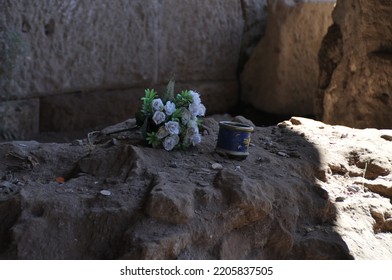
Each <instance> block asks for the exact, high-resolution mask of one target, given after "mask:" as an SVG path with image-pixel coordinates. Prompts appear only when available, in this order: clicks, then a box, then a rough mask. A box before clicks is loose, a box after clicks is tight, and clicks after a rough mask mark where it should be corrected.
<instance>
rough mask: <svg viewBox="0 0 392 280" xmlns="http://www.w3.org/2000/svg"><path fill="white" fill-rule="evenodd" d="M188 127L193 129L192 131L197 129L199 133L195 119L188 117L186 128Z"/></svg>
mask: <svg viewBox="0 0 392 280" xmlns="http://www.w3.org/2000/svg"><path fill="white" fill-rule="evenodd" d="M189 129H194V131H197V133H199V127H198V125H197V119H193V118H192V119H190V120H189V122H188V130H189Z"/></svg>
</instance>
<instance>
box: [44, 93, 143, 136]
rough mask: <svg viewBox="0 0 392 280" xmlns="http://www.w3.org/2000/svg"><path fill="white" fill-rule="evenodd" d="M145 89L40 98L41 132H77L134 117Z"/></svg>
mask: <svg viewBox="0 0 392 280" xmlns="http://www.w3.org/2000/svg"><path fill="white" fill-rule="evenodd" d="M143 95H144V89H129V90H115V91H102V92H85V93H83V92H79V93H70V94H63V95H56V96H47V97H42V98H41V109H40V130H41V131H75V130H80V129H85V128H94V127H98V126H105V125H110V124H114V123H117V122H121V121H124V120H126V119H129V118H133V117H134V114H135V113H136V111H138V110H140V108H141V100H140V99H141V97H142V96H143Z"/></svg>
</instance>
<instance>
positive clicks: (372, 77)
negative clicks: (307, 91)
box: [318, 0, 392, 128]
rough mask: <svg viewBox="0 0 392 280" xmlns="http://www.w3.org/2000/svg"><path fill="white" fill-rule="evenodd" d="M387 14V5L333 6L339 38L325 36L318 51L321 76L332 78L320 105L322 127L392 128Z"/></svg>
mask: <svg viewBox="0 0 392 280" xmlns="http://www.w3.org/2000/svg"><path fill="white" fill-rule="evenodd" d="M391 13H392V2H391V1H355V0H348V1H346V0H344V1H342V0H338V1H337V5H336V7H335V9H334V11H333V20H334V25H335V30H338V31H339V32H336V31H333V30H331V31H330V32H328V34H327V35H326V38H328V39H327V40H325V42H324V43H323V45H322V48H321V50H322V52H321V51H320V57H321V60H320V70H321V71H322V72H324V73H325V75H328V76H330V77H331V79H330V81H329V83H326V84H325V85H323V89H322V91H321V93H320V94H321V97H319V99H320V100H321V101H320V102H318V109H319V110H320V111H321V112H322V113H321V114H320V115H321V119H322V120H323V121H324V122H326V123H330V124H341V125H347V126H351V127H356V128H366V127H375V128H390V127H391V126H392V113H391V112H392V110H391V108H392V102H391V95H392V80H391V78H390V77H391V76H392V43H391V38H392V31H391V28H390V26H391ZM374 19H377V20H374ZM339 34H340V35H339ZM336 49H340V54H339V56H338V58H339V60H336V59H335V57H336V55H335V52H336V51H335V50H336ZM331 62H333V63H336V67H335V68H330V67H329V66H330V63H331Z"/></svg>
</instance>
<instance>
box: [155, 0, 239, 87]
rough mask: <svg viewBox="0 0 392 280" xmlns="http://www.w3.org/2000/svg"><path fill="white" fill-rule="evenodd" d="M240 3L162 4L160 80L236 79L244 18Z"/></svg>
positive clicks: (219, 0) (232, 0) (183, 1)
mask: <svg viewBox="0 0 392 280" xmlns="http://www.w3.org/2000/svg"><path fill="white" fill-rule="evenodd" d="M240 2H241V1H238V0H217V1H208V0H203V1H193V0H181V1H162V4H161V6H160V20H159V29H160V34H159V42H158V46H159V63H158V65H159V69H158V70H159V79H160V81H167V80H169V79H171V78H172V77H174V78H175V79H176V80H177V81H203V80H217V81H221V80H223V81H227V80H229V81H232V80H236V79H237V76H236V70H237V65H238V60H239V54H240V48H241V37H242V33H243V29H244V19H243V17H242V12H241V3H240Z"/></svg>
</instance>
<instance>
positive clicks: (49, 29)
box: [0, 0, 158, 97]
mask: <svg viewBox="0 0 392 280" xmlns="http://www.w3.org/2000/svg"><path fill="white" fill-rule="evenodd" d="M3 2H4V1H2V3H3ZM1 9H2V13H3V15H4V18H5V21H4V22H3V23H2V25H3V27H2V28H0V29H2V31H0V36H3V35H4V34H5V33H7V32H13V33H16V34H17V35H18V37H19V41H20V42H19V43H18V44H19V45H20V47H21V49H22V51H21V52H19V53H18V56H19V57H18V63H19V64H20V65H19V67H18V71H14V73H13V77H12V78H13V80H14V83H12V85H9V88H8V92H10V93H12V97H25V96H27V95H29V96H32V95H34V96H37V95H41V96H42V95H48V94H52V95H53V94H57V93H64V92H72V91H76V90H91V89H97V88H100V89H103V88H106V89H107V88H109V89H110V88H112V89H113V88H125V87H129V85H133V86H135V85H139V84H143V85H144V84H146V83H149V82H151V81H152V79H153V77H154V69H156V68H157V64H156V61H157V58H156V46H157V44H156V38H155V37H156V35H157V32H158V31H157V29H156V23H157V19H156V18H157V13H158V1H157V0H149V1H145V0H134V1H126V0H119V1H93V0H86V1H61V0H54V1H39V2H37V1H28V0H17V1H5V3H4V6H3V4H2V8H1ZM3 15H2V17H3ZM8 45H10V42H8Z"/></svg>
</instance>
